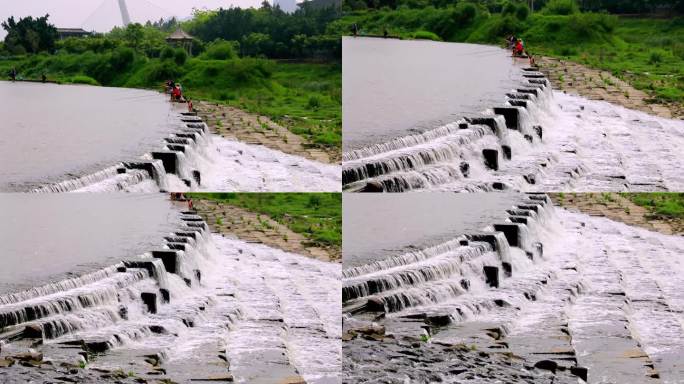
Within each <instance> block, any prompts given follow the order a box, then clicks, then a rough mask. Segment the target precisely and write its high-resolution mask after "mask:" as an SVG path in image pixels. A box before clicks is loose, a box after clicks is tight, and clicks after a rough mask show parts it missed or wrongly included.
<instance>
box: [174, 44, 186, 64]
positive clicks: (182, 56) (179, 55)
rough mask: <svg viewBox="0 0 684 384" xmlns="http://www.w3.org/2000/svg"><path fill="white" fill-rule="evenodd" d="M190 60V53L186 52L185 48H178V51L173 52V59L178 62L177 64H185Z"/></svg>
mask: <svg viewBox="0 0 684 384" xmlns="http://www.w3.org/2000/svg"><path fill="white" fill-rule="evenodd" d="M187 60H188V54H187V53H186V52H185V50H183V49H180V48H179V49H176V52H174V54H173V61H175V62H176V64H177V65H179V66H181V65H183V64H185V62H186V61H187Z"/></svg>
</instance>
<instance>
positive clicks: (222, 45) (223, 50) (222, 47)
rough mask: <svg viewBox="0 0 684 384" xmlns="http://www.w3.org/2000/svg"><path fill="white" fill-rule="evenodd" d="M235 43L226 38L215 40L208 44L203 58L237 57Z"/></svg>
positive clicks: (222, 58)
mask: <svg viewBox="0 0 684 384" xmlns="http://www.w3.org/2000/svg"><path fill="white" fill-rule="evenodd" d="M235 51H236V49H235V43H233V42H230V41H225V40H215V41H214V42H212V43H210V44H209V45H207V48H206V50H205V52H204V54H203V58H205V59H210V60H230V59H235V58H237V53H235Z"/></svg>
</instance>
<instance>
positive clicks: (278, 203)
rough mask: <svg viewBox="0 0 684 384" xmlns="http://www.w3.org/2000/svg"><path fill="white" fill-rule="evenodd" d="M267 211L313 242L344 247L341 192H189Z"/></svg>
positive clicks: (267, 213)
mask: <svg viewBox="0 0 684 384" xmlns="http://www.w3.org/2000/svg"><path fill="white" fill-rule="evenodd" d="M187 196H188V197H191V198H192V199H193V200H211V201H217V202H220V203H221V204H229V205H233V206H236V207H240V208H244V209H247V210H249V211H252V212H255V213H260V214H264V215H266V216H268V217H270V218H271V219H273V220H274V221H276V222H278V223H280V224H283V225H285V226H286V227H288V228H289V229H290V230H292V231H293V232H296V233H299V234H302V235H303V236H304V237H305V238H307V240H309V241H310V242H312V243H313V244H314V245H320V246H325V247H333V248H337V249H341V247H342V195H341V194H339V193H188V194H187Z"/></svg>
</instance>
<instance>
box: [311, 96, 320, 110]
mask: <svg viewBox="0 0 684 384" xmlns="http://www.w3.org/2000/svg"><path fill="white" fill-rule="evenodd" d="M320 106H321V101H320V100H319V99H318V97H316V96H311V97H310V98H309V105H308V107H309V109H318V108H319V107H320Z"/></svg>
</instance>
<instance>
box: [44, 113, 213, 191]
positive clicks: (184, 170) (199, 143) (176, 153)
mask: <svg viewBox="0 0 684 384" xmlns="http://www.w3.org/2000/svg"><path fill="white" fill-rule="evenodd" d="M179 124H180V129H179V130H178V132H175V133H172V134H171V135H170V136H169V137H167V138H165V139H164V146H163V151H161V152H152V153H146V154H144V155H142V156H141V157H140V160H141V161H139V162H138V161H129V162H123V163H118V164H116V165H113V166H111V167H108V168H105V169H103V170H101V171H97V172H94V173H91V174H88V175H85V176H81V177H78V178H73V179H67V180H64V181H61V182H58V183H53V184H46V185H43V186H41V187H39V188H36V189H34V190H33V191H32V192H37V193H45V192H53V193H54V192H73V191H78V192H94V191H97V192H110V191H132V192H157V191H160V190H161V191H168V190H169V186H170V185H169V180H168V178H169V176H168V174H176V175H177V176H178V177H179V178H180V179H181V180H182V181H183V182H184V183H185V184H186V185H187V187H188V188H190V186H194V187H197V184H198V182H197V178H198V177H199V172H198V171H197V160H196V158H197V156H199V154H202V153H206V152H205V149H204V148H203V147H206V146H207V143H208V141H207V138H206V136H207V135H206V132H207V126H206V125H205V124H204V122H202V121H201V119H199V118H198V117H195V116H194V114H190V113H183V114H181V116H180V117H179ZM174 157H175V159H173V158H174ZM165 161H166V162H167V163H166V164H165Z"/></svg>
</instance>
